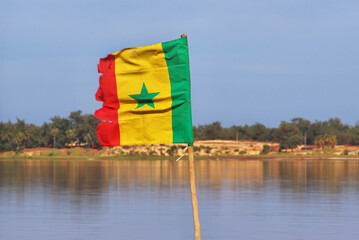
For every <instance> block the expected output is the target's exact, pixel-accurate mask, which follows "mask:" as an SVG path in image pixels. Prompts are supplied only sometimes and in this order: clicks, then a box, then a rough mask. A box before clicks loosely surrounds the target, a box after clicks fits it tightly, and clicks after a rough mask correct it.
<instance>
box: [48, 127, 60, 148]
mask: <svg viewBox="0 0 359 240" xmlns="http://www.w3.org/2000/svg"><path fill="white" fill-rule="evenodd" d="M59 132H60V130H59V129H58V128H53V129H51V131H50V135H51V136H52V140H53V145H52V148H55V145H56V137H57V135H58V134H59Z"/></svg>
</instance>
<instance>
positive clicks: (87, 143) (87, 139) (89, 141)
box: [84, 133, 92, 146]
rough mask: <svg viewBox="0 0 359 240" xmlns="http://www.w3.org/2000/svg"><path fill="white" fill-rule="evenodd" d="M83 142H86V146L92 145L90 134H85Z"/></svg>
mask: <svg viewBox="0 0 359 240" xmlns="http://www.w3.org/2000/svg"><path fill="white" fill-rule="evenodd" d="M84 139H85V141H86V146H89V145H91V144H92V137H91V134H90V133H87V134H86V135H85V137H84Z"/></svg>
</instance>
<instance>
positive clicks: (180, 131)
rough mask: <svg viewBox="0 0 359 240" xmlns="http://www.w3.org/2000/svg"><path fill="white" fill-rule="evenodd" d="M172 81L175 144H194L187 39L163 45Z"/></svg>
mask: <svg viewBox="0 0 359 240" xmlns="http://www.w3.org/2000/svg"><path fill="white" fill-rule="evenodd" d="M162 48H163V52H164V53H165V58H166V62H167V67H168V74H169V77H170V81H171V96H172V131H173V143H189V144H192V143H193V130H192V113H191V81H190V74H189V57H188V44H187V38H180V39H178V40H174V41H170V42H165V43H162Z"/></svg>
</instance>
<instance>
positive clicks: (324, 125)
mask: <svg viewBox="0 0 359 240" xmlns="http://www.w3.org/2000/svg"><path fill="white" fill-rule="evenodd" d="M193 132H194V137H195V139H196V140H206V139H226V140H236V139H238V140H255V141H270V142H279V143H280V145H281V149H291V148H295V147H296V146H298V145H302V144H306V145H318V146H319V147H324V146H327V147H333V146H335V145H359V124H356V125H355V126H349V125H348V124H343V123H342V121H341V120H340V119H339V118H330V119H329V120H327V121H315V122H311V121H309V120H305V119H303V118H293V119H292V120H291V121H290V122H286V121H282V122H281V124H280V125H279V127H278V128H267V127H266V126H264V125H263V124H260V123H256V124H254V125H251V126H249V125H244V126H232V127H229V128H224V127H222V126H221V123H220V122H214V123H212V124H208V125H199V126H198V127H193Z"/></svg>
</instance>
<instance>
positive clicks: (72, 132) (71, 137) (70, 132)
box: [65, 129, 76, 148]
mask: <svg viewBox="0 0 359 240" xmlns="http://www.w3.org/2000/svg"><path fill="white" fill-rule="evenodd" d="M65 133H66V137H67V139H68V140H69V143H70V146H71V148H72V142H73V140H74V139H75V138H76V133H75V130H72V129H67V130H66V132H65Z"/></svg>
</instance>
